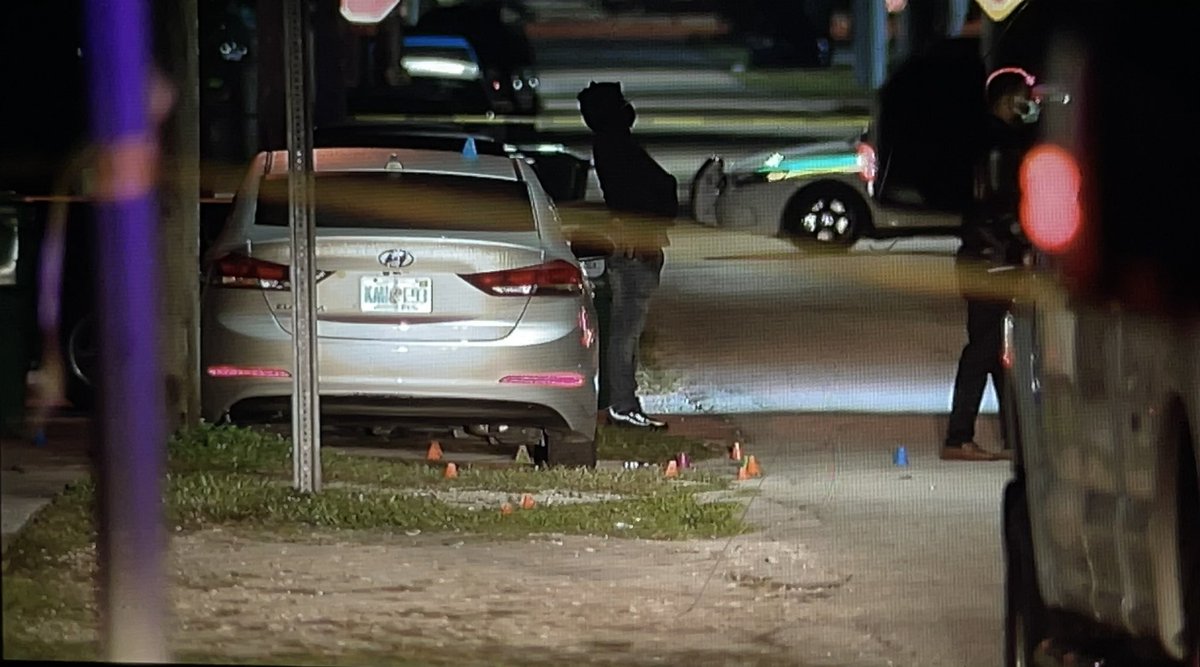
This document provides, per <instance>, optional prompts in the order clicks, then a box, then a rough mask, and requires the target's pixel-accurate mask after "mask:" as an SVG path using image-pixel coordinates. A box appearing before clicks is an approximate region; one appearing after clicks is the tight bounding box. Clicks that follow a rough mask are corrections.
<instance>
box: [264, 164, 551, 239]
mask: <svg viewBox="0 0 1200 667" xmlns="http://www.w3.org/2000/svg"><path fill="white" fill-rule="evenodd" d="M287 195H288V180H287V177H286V176H275V177H271V178H268V179H266V180H265V181H264V182H263V184H262V188H261V190H260V191H259V194H258V216H257V219H256V221H257V223H258V224H260V225H268V226H272V227H286V226H287V225H288V205H287V201H288V197H287ZM315 198H316V223H317V227H324V228H331V227H337V228H359V229H397V230H400V229H432V230H445V231H456V232H526V231H534V230H535V229H536V224H535V222H534V219H533V213H532V210H531V208H530V202H529V189H528V188H527V187H526V185H525V183H523V182H520V181H506V180H500V179H493V178H476V177H470V176H455V175H447V174H411V173H410V174H397V173H384V172H372V173H325V174H318V175H317V176H316V190H315Z"/></svg>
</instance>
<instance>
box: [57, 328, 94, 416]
mask: <svg viewBox="0 0 1200 667" xmlns="http://www.w3.org/2000/svg"><path fill="white" fill-rule="evenodd" d="M64 330H65V332H66V334H65V336H64V338H63V341H62V349H63V363H64V364H65V365H66V372H67V377H66V385H67V386H66V393H67V400H68V401H70V402H71V404H72V405H74V406H75V407H76V408H78V409H80V410H90V409H91V408H92V405H93V404H94V403H95V399H96V384H95V383H96V374H97V371H98V367H97V364H98V363H99V349H100V347H99V341H98V339H97V334H98V332H97V331H96V319H95V318H94V317H93V316H91V315H85V316H83V317H80V318H78V319H76V320H75V321H74V322H72V323H70V324H69V325H68V326H66V327H64Z"/></svg>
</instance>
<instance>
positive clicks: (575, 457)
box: [533, 429, 596, 468]
mask: <svg viewBox="0 0 1200 667" xmlns="http://www.w3.org/2000/svg"><path fill="white" fill-rule="evenodd" d="M533 462H534V463H536V464H537V465H539V466H551V467H563V468H595V467H596V440H595V439H594V438H587V437H585V436H579V435H572V434H570V433H567V432H563V431H558V430H553V429H547V430H546V431H545V437H544V438H543V439H542V444H541V445H539V446H537V447H534V452H533Z"/></svg>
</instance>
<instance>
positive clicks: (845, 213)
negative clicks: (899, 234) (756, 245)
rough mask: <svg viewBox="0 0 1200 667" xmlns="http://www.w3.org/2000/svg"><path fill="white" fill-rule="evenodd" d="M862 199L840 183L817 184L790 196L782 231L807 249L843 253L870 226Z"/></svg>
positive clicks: (868, 214)
mask: <svg viewBox="0 0 1200 667" xmlns="http://www.w3.org/2000/svg"><path fill="white" fill-rule="evenodd" d="M869 218H870V212H869V209H868V208H867V205H866V202H864V201H863V198H862V197H861V196H860V195H859V194H858V193H857V192H855V191H854V190H853V189H852V188H851V187H850V186H848V185H844V184H842V183H817V184H814V185H810V186H807V187H805V188H803V189H801V190H800V191H798V192H796V194H794V195H792V198H791V200H789V201H788V204H787V207H785V208H784V211H783V221H782V224H781V231H782V232H783V234H784V235H785V236H786V237H788V238H790V239H792V240H793V241H795V242H796V243H797V244H800V245H802V246H804V247H807V248H820V249H829V250H846V249H848V248H849V247H850V246H851V245H853V244H854V242H855V241H856V240H858V238H859V237H860V236H862V234H863V232H865V231H866V230H867V228H868V226H869V225H870V220H869Z"/></svg>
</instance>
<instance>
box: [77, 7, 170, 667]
mask: <svg viewBox="0 0 1200 667" xmlns="http://www.w3.org/2000/svg"><path fill="white" fill-rule="evenodd" d="M85 12H86V14H85V17H86V20H85V22H84V25H86V26H87V41H86V48H85V51H84V53H85V55H84V61H85V62H86V63H87V65H86V66H87V68H88V72H87V74H88V81H89V84H90V85H89V97H90V100H89V101H90V108H91V112H92V113H91V131H92V137H93V139H94V140H95V144H96V147H97V153H98V156H97V163H96V165H97V183H96V189H95V194H96V196H95V211H96V217H95V219H96V225H97V226H98V230H99V231H98V233H97V234H96V239H97V241H96V244H97V245H96V248H95V252H96V259H97V265H98V276H99V280H100V282H101V284H100V289H98V290H97V295H98V302H99V303H98V308H97V313H98V314H99V325H100V344H101V346H102V347H101V350H102V353H101V357H100V370H101V372H100V383H101V394H100V403H101V405H100V408H101V409H100V410H98V411H97V414H99V415H101V418H100V419H101V424H100V425H101V428H100V435H101V442H102V453H101V456H100V474H99V476H98V477H99V484H98V485H99V489H98V490H99V503H98V506H99V519H100V526H99V528H100V529H99V544H98V545H97V546H98V552H99V558H98V560H99V565H100V590H101V593H100V600H99V602H100V608H101V632H102V634H101V637H102V638H103V644H104V646H103V650H104V652H105V654H106V656H107V659H108V660H109V661H111V662H155V663H165V662H168V655H167V644H166V633H165V631H164V630H165V629H164V623H165V619H166V617H167V612H168V610H169V606H168V604H167V600H168V597H167V591H168V579H167V577H166V568H165V554H166V544H167V540H166V530H165V527H164V525H163V524H164V509H163V488H162V482H163V471H164V468H165V463H166V461H165V459H166V447H165V443H166V435H167V434H166V428H165V420H164V415H163V412H164V401H163V390H162V389H163V382H162V378H163V375H162V370H161V366H160V363H159V358H158V354H157V350H158V331H159V327H158V325H159V321H160V320H159V316H158V314H159V309H160V302H159V294H158V281H157V280H155V277H156V276H157V275H158V270H159V263H160V262H161V257H160V256H159V254H158V249H159V246H158V233H157V232H158V224H157V223H158V220H157V217H158V201H157V197H156V195H155V185H156V184H155V178H156V167H157V166H158V152H159V151H158V139H157V127H156V122H157V121H158V120H160V119H157V118H153V117H152V116H151V106H152V105H150V104H147V100H148V99H150V100H157V101H161V100H162V97H163V96H162V95H161V93H162V92H163V91H162V88H161V86H156V85H155V83H156V82H155V81H154V80H153V79H152V78H151V74H152V71H153V70H152V63H151V59H150V17H149V10H148V8H147V6H146V3H145V2H144V0H107V1H106V2H88V3H85ZM148 92H149V93H150V94H148ZM156 93H158V94H157V95H156ZM157 111H158V112H159V113H161V112H162V109H161V108H160V109H158V110H157Z"/></svg>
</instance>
